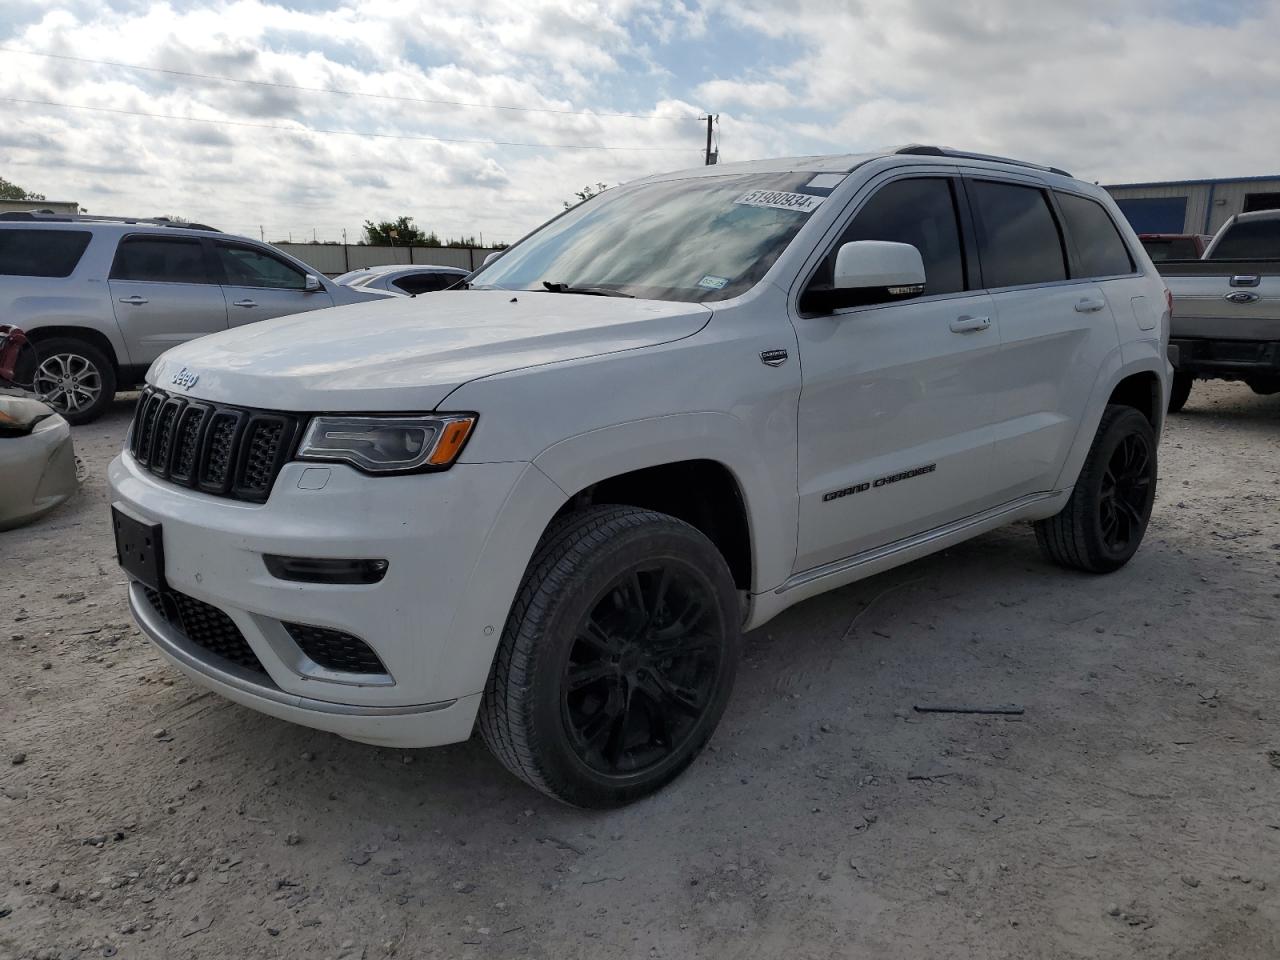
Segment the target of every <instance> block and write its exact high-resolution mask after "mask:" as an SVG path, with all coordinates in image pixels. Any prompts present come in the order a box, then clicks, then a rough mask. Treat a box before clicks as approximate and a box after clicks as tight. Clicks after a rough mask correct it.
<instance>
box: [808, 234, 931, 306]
mask: <svg viewBox="0 0 1280 960" xmlns="http://www.w3.org/2000/svg"><path fill="white" fill-rule="evenodd" d="M831 279H832V283H831V286H832V289H834V290H867V289H868V288H875V289H878V290H884V291H885V293H886V294H887V295H888V297H893V296H903V295H908V296H911V295H918V294H921V293H923V292H924V281H925V276H924V260H922V259H921V257H920V251H919V250H917V249H916V248H915V247H913V246H912V245H911V244H909V243H892V242H890V241H888V240H854V241H852V242H850V243H846V244H844V245H843V246H841V247H840V250H839V251H838V252H837V253H836V264H835V271H834V276H833V277H832V278H831ZM888 297H886V299H887V298H888Z"/></svg>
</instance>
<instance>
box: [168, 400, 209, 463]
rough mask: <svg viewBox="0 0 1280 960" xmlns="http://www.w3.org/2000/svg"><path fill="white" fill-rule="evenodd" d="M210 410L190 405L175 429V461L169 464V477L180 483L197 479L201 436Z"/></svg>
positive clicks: (179, 418)
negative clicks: (196, 470) (196, 472)
mask: <svg viewBox="0 0 1280 960" xmlns="http://www.w3.org/2000/svg"><path fill="white" fill-rule="evenodd" d="M208 413H209V408H208V407H205V406H203V405H201V404H194V403H193V404H188V405H187V408H186V409H185V410H183V411H182V414H181V415H180V416H179V417H178V425H177V426H176V427H175V428H174V435H173V459H172V460H171V461H170V463H169V476H170V478H171V479H173V480H175V481H176V482H178V483H190V482H192V481H193V480H194V479H195V469H196V463H197V462H198V460H199V458H200V434H201V429H202V428H203V427H204V422H205V418H206V417H207V416H208Z"/></svg>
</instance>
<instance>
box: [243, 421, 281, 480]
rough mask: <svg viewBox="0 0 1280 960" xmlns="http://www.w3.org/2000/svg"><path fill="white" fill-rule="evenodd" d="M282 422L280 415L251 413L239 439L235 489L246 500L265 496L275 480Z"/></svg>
mask: <svg viewBox="0 0 1280 960" xmlns="http://www.w3.org/2000/svg"><path fill="white" fill-rule="evenodd" d="M285 427H286V423H285V420H284V418H283V417H273V416H255V417H253V418H251V419H250V421H249V425H248V426H247V427H246V428H245V431H244V440H243V441H242V442H241V444H240V447H241V461H240V467H239V471H238V475H237V477H236V489H237V491H238V492H239V493H240V494H241V495H242V496H244V497H245V498H246V499H257V498H265V497H266V495H267V493H268V491H270V489H271V483H272V481H273V480H275V476H276V470H277V468H278V461H279V459H280V448H281V445H282V443H283V441H284V434H285Z"/></svg>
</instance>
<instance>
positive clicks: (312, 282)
mask: <svg viewBox="0 0 1280 960" xmlns="http://www.w3.org/2000/svg"><path fill="white" fill-rule="evenodd" d="M302 289H303V290H305V291H306V292H307V293H319V292H320V291H321V290H323V289H324V284H323V283H321V282H320V278H319V277H317V276H315V275H314V274H310V273H308V274H307V279H306V281H305V282H304V283H303V284H302Z"/></svg>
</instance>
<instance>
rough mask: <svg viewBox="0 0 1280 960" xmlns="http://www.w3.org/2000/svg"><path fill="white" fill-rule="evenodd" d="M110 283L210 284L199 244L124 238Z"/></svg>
mask: <svg viewBox="0 0 1280 960" xmlns="http://www.w3.org/2000/svg"><path fill="white" fill-rule="evenodd" d="M111 279H112V280H153V281H157V282H160V283H208V282H209V277H208V274H207V273H206V272H205V268H204V250H203V249H202V248H201V245H200V241H199V240H187V239H183V238H181V237H125V238H124V239H123V240H121V241H120V246H119V248H118V249H117V250H116V260H115V263H113V264H112V265H111Z"/></svg>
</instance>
